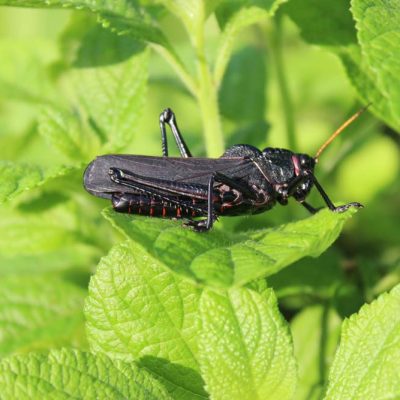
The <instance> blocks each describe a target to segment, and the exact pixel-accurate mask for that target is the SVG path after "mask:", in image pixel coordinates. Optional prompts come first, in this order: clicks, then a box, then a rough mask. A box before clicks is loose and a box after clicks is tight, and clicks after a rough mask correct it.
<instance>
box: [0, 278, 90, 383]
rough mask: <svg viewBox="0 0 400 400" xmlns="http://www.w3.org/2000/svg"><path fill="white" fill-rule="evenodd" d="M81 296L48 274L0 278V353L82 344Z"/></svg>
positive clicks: (75, 288) (83, 294)
mask: <svg viewBox="0 0 400 400" xmlns="http://www.w3.org/2000/svg"><path fill="white" fill-rule="evenodd" d="M32 272H34V271H32ZM84 296H85V291H84V290H82V289H80V288H78V287H76V286H74V285H72V284H69V283H66V282H63V281H61V280H59V279H57V278H53V277H50V276H45V275H41V276H34V275H26V276H20V275H18V276H6V277H2V278H1V280H0V319H1V324H0V355H1V356H4V355H7V354H10V353H13V352H26V351H29V350H32V349H48V348H51V347H54V346H63V345H74V346H81V345H84V343H85V340H84V333H83V322H84V318H83V313H82V306H83V300H84ZM0 375H1V374H0ZM2 389H3V388H2Z"/></svg>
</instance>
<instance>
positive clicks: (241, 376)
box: [200, 288, 297, 400]
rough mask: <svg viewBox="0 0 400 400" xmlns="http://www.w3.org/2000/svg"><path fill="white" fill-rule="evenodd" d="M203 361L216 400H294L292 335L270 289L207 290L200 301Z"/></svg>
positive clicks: (203, 367)
mask: <svg viewBox="0 0 400 400" xmlns="http://www.w3.org/2000/svg"><path fill="white" fill-rule="evenodd" d="M200 313H201V316H202V323H203V327H202V334H201V337H200V363H201V371H202V375H203V377H204V379H205V381H206V389H207V390H208V392H209V393H210V395H211V397H212V398H214V399H227V400H228V399H229V400H231V399H232V400H234V399H254V400H256V399H270V400H273V399H276V400H284V399H291V398H292V396H293V392H294V389H295V386H296V380H297V377H296V366H295V360H294V356H293V347H292V343H291V338H290V335H289V332H288V329H287V326H286V323H285V322H284V320H283V318H282V317H281V315H280V313H279V311H278V307H277V301H276V298H275V295H274V293H273V291H272V290H271V289H268V290H266V291H264V292H263V293H261V294H259V293H257V292H254V291H252V290H249V289H243V288H242V289H231V290H230V291H228V292H227V293H217V292H213V291H211V290H205V291H204V293H203V295H202V297H201V301H200Z"/></svg>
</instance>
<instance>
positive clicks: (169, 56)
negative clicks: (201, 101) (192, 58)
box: [150, 43, 198, 97]
mask: <svg viewBox="0 0 400 400" xmlns="http://www.w3.org/2000/svg"><path fill="white" fill-rule="evenodd" d="M150 46H151V48H152V49H153V50H154V51H156V52H157V53H158V54H159V55H160V56H161V57H162V58H164V60H165V61H167V63H168V64H169V65H170V66H171V67H172V68H173V70H174V71H175V72H176V74H177V75H178V76H179V78H180V79H181V81H182V82H183V83H184V85H185V86H186V88H187V89H188V90H189V92H190V93H191V94H192V95H193V96H194V97H197V92H198V89H197V83H196V81H195V80H194V79H193V78H192V77H191V76H190V74H189V72H188V71H187V70H186V68H185V66H184V64H183V63H182V61H181V60H180V59H179V57H178V56H177V55H176V54H175V53H174V52H173V51H171V50H169V49H168V48H166V47H164V46H161V45H158V44H156V43H150Z"/></svg>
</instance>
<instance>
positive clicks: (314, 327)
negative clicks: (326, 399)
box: [290, 305, 341, 400]
mask: <svg viewBox="0 0 400 400" xmlns="http://www.w3.org/2000/svg"><path fill="white" fill-rule="evenodd" d="M340 324H341V319H340V317H339V316H338V315H337V314H336V312H335V311H334V310H333V309H331V308H329V307H327V306H320V305H317V306H312V307H309V308H306V309H304V310H303V311H301V312H300V313H299V314H297V315H296V317H295V318H294V319H293V320H292V321H291V323H290V326H291V332H292V336H293V345H294V354H295V357H296V361H297V365H298V369H299V371H298V374H299V381H298V384H297V388H296V393H295V395H294V397H293V398H294V399H296V400H319V399H321V396H322V394H323V390H324V386H325V384H326V381H327V371H328V369H329V366H330V364H331V362H332V358H333V355H334V353H335V350H336V346H337V343H338V341H339V334H340Z"/></svg>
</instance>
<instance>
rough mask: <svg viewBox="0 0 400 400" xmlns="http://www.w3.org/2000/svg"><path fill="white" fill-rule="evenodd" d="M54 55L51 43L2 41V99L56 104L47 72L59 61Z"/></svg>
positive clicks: (20, 40) (34, 103)
mask: <svg viewBox="0 0 400 400" xmlns="http://www.w3.org/2000/svg"><path fill="white" fill-rule="evenodd" d="M54 53H55V51H54V47H53V46H52V43H51V42H50V41H44V40H40V39H37V38H32V39H31V40H23V39H20V38H16V37H13V38H4V37H2V38H1V40H0V54H1V63H0V97H1V98H4V99H5V100H10V99H12V100H17V101H19V102H23V103H30V104H31V105H37V104H51V103H52V102H54V100H55V90H54V86H53V85H52V83H51V81H50V79H49V78H50V77H49V74H48V71H47V70H46V67H47V63H49V62H50V61H51V60H52V59H53V58H54V57H56V54H54ZM2 130H3V129H2ZM2 133H3V132H2Z"/></svg>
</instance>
